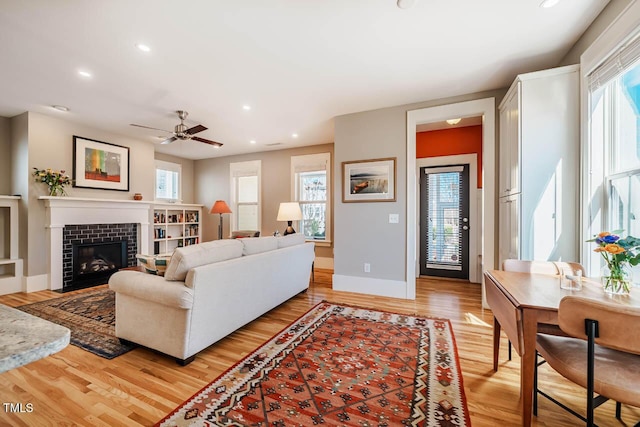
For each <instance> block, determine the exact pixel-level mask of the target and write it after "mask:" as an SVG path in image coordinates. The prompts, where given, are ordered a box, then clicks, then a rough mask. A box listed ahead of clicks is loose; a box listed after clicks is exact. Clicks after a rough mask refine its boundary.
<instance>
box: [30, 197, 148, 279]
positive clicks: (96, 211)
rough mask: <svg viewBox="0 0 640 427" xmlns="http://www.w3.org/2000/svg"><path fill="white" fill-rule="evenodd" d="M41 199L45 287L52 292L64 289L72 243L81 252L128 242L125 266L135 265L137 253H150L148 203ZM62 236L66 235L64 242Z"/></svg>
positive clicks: (99, 256) (83, 199)
mask: <svg viewBox="0 0 640 427" xmlns="http://www.w3.org/2000/svg"><path fill="white" fill-rule="evenodd" d="M40 199H41V200H44V203H45V207H46V211H47V212H46V213H47V219H46V229H47V242H48V249H49V254H48V260H49V278H48V281H49V283H48V284H49V289H51V290H64V288H65V285H67V281H68V280H69V273H68V272H65V267H66V266H68V264H69V263H70V258H69V257H70V256H72V255H73V248H72V246H73V243H72V241H75V242H76V244H79V245H81V246H82V247H83V248H84V247H85V245H86V244H87V243H102V242H105V241H106V242H110V241H113V240H117V241H123V240H124V241H126V242H127V249H126V254H127V255H126V264H127V265H135V263H136V261H135V254H136V253H144V254H148V253H150V252H149V251H150V247H151V245H150V240H149V238H150V233H149V228H150V226H151V225H150V224H151V221H150V218H151V205H150V204H149V203H145V202H140V201H134V200H108V199H85V198H79V197H50V196H43V197H40ZM65 234H67V235H68V236H67V237H68V239H67V240H68V241H67V242H65ZM72 236H73V238H71V237H72ZM83 236H84V237H83ZM84 252H85V253H87V252H88V251H87V250H84ZM96 258H98V259H103V258H105V256H104V255H97V256H96ZM107 258H110V257H107ZM105 263H106V264H109V265H110V264H111V260H109V261H106V260H105ZM71 267H72V266H71ZM117 268H120V267H116V269H117ZM71 280H73V270H71ZM71 286H74V285H71Z"/></svg>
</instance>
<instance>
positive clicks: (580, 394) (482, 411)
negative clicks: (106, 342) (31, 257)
mask: <svg viewBox="0 0 640 427" xmlns="http://www.w3.org/2000/svg"><path fill="white" fill-rule="evenodd" d="M331 274H332V272H331V271H329V270H316V272H315V283H313V284H312V286H311V288H310V289H309V291H308V292H306V293H303V294H300V295H298V296H296V297H294V298H293V299H291V300H289V301H287V302H286V303H284V304H282V305H280V306H279V307H277V308H275V309H274V310H272V311H270V312H269V313H267V314H265V315H264V316H262V317H260V318H259V319H257V320H255V321H253V322H251V323H250V324H248V325H246V326H245V327H243V328H242V329H240V330H238V331H236V332H235V333H233V334H231V335H230V336H228V337H226V338H225V339H223V340H221V341H219V342H218V343H216V344H214V345H212V346H211V347H209V348H207V349H206V350H204V351H202V352H201V353H199V354H198V355H197V357H196V360H195V361H194V362H192V363H191V364H190V365H188V366H185V367H181V366H179V365H177V364H176V363H175V362H174V360H173V359H172V358H171V357H167V356H164V355H161V354H158V353H155V352H153V351H151V350H148V349H142V348H138V349H135V350H133V351H131V352H129V353H127V354H125V355H122V356H119V357H117V358H115V359H113V360H106V359H103V358H101V357H98V356H95V355H93V354H91V353H88V352H86V351H84V350H81V349H79V348H77V347H75V346H72V345H70V346H68V347H67V348H65V349H64V350H62V351H61V352H59V353H57V354H55V355H52V356H50V357H48V358H45V359H42V360H39V361H37V362H33V363H31V364H29V365H27V366H24V367H21V368H17V369H14V370H11V371H8V372H5V373H2V374H0V404H1V405H2V406H0V425H1V426H38V427H40V426H70V425H78V426H149V425H153V424H154V423H156V422H157V421H159V420H160V419H162V418H163V417H164V416H165V415H167V414H168V413H169V412H171V411H172V410H173V409H174V408H175V407H176V406H178V405H179V404H180V403H182V402H183V401H184V400H186V399H188V398H189V397H191V396H192V395H193V394H195V393H196V392H197V391H199V390H200V389H201V388H202V387H204V386H205V385H207V384H208V383H209V382H210V381H212V380H213V379H215V378H216V377H217V376H218V375H220V374H221V373H222V372H224V371H225V370H226V369H228V368H229V367H231V366H232V365H233V364H234V363H235V362H237V361H238V360H239V359H241V358H242V357H243V356H245V355H246V354H247V353H249V352H251V351H252V350H253V349H255V348H256V347H257V346H259V345H260V344H262V343H263V342H264V341H266V340H268V339H269V338H271V337H272V336H273V335H274V334H276V333H277V332H279V331H280V330H281V329H282V328H284V327H285V326H287V325H288V324H289V323H291V322H293V321H294V320H295V319H296V318H298V317H299V316H301V315H302V314H304V313H305V312H306V311H307V310H309V309H310V308H311V307H313V306H314V305H315V304H316V303H318V302H320V301H322V300H327V301H331V302H336V303H345V304H353V305H359V306H362V307H371V308H375V309H381V310H388V311H394V312H401V313H409V314H418V315H423V316H434V317H444V318H448V319H450V320H451V322H452V325H453V329H454V333H455V337H456V341H457V346H458V353H459V356H460V361H461V366H462V374H463V377H464V388H465V393H466V396H467V401H468V406H469V411H470V414H471V422H472V425H474V426H476V427H484V426H487V427H488V426H492V427H493V426H497V425H502V426H517V425H520V414H519V406H518V403H519V402H518V400H519V376H520V375H519V359H518V357H517V355H515V354H514V359H513V360H512V361H508V360H507V344H506V343H507V340H506V338H503V339H502V344H503V345H502V349H501V357H500V368H499V370H498V372H495V373H494V372H493V371H492V369H491V368H492V362H491V361H492V350H491V342H492V325H493V317H492V314H491V311H490V310H484V309H482V307H481V303H480V299H481V296H480V295H481V294H480V286H479V285H476V284H469V283H465V282H459V281H455V282H454V281H446V280H435V279H419V280H418V284H417V298H416V300H415V301H407V300H401V299H393V298H383V297H376V296H370V295H362V294H354V293H346V292H337V291H333V290H332V289H331ZM257 285H258V284H257ZM76 292H83V291H76ZM60 296H61V295H60V294H59V293H55V292H50V291H42V292H35V293H30V294H12V295H5V296H0V303H2V304H6V305H9V306H18V305H22V304H28V303H31V302H36V301H41V300H45V299H49V298H56V297H60ZM540 376H541V383H542V386H543V388H545V389H546V390H548V391H551V392H552V393H554V395H556V396H560V397H561V398H562V399H563V400H564V401H565V402H566V403H568V404H570V405H572V406H573V407H576V408H580V409H579V411H580V412H584V409H583V408H584V396H585V392H584V390H583V389H581V388H580V387H577V386H575V385H573V384H572V383H571V382H569V381H567V380H565V379H564V378H562V377H560V376H558V375H557V374H556V373H555V372H553V371H552V370H550V369H549V368H548V367H543V368H542V369H541V373H540ZM16 403H21V404H23V407H22V409H23V412H18V413H16V412H11V411H10V410H9V406H8V404H14V409H16V406H15V404H16ZM26 404H31V408H32V410H31V411H29V407H27V406H26ZM614 409H615V405H614V404H613V403H612V402H607V403H606V404H605V405H603V406H602V407H600V408H598V409H597V410H596V413H597V420H596V421H597V423H598V425H600V426H624V425H633V424H634V423H635V422H637V421H638V420H640V409H637V408H632V407H629V406H626V405H623V409H622V414H623V420H626V424H625V423H620V422H618V421H617V420H616V419H615V417H614ZM533 425H534V426H578V425H582V423H580V422H579V420H577V419H576V418H574V417H573V416H571V415H568V414H566V413H565V412H563V411H562V410H561V409H559V408H557V407H556V406H555V405H553V404H551V403H550V402H548V401H546V400H545V399H544V398H541V400H540V408H539V414H538V417H537V418H534V422H533Z"/></svg>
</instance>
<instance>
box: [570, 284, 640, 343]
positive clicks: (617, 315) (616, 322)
mask: <svg viewBox="0 0 640 427" xmlns="http://www.w3.org/2000/svg"><path fill="white" fill-rule="evenodd" d="M585 319H593V320H597V321H598V332H599V337H598V338H596V343H597V344H598V345H601V346H604V347H609V348H613V349H615V350H620V351H626V352H628V353H634V354H638V355H640V308H638V307H628V306H624V305H621V304H616V303H613V302H604V301H596V300H592V299H588V298H584V297H578V296H573V295H572V296H566V297H564V298H563V299H562V300H561V301H560V307H559V309H558V321H559V324H560V329H562V330H563V331H564V332H565V333H566V334H568V335H571V336H573V337H576V338H582V339H586V333H585V325H584V320H585Z"/></svg>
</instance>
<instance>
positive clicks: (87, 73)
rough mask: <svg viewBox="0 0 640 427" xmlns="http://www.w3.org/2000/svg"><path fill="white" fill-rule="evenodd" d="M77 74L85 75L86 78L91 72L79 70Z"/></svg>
mask: <svg viewBox="0 0 640 427" xmlns="http://www.w3.org/2000/svg"><path fill="white" fill-rule="evenodd" d="M78 74H80V75H81V76H82V77H86V78H90V77H91V73H90V72H88V71H85V70H79V71H78Z"/></svg>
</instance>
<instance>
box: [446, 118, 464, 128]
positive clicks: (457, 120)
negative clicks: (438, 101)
mask: <svg viewBox="0 0 640 427" xmlns="http://www.w3.org/2000/svg"><path fill="white" fill-rule="evenodd" d="M460 120H462V119H461V118H457V119H448V120H447V123H449V124H450V125H452V126H453V125H457V124H458V123H460Z"/></svg>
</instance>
